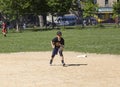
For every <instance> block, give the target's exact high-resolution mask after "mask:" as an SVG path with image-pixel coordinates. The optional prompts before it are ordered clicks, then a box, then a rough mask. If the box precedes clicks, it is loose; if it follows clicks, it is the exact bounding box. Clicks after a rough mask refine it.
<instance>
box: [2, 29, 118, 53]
mask: <svg viewBox="0 0 120 87" xmlns="http://www.w3.org/2000/svg"><path fill="white" fill-rule="evenodd" d="M56 32H57V30H49V31H28V30H27V31H24V32H22V33H12V32H11V31H9V33H8V34H7V37H3V36H2V34H0V53H9V52H25V51H27V52H29V51H51V45H50V41H51V39H52V38H53V37H55V36H56ZM62 32H63V37H64V39H65V51H77V52H87V53H105V54H120V29H82V30H78V29H66V30H62Z"/></svg>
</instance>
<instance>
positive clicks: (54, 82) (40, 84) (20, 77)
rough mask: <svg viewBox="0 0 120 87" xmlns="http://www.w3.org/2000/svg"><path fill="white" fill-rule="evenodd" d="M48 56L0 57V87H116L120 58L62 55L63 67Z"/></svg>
mask: <svg viewBox="0 0 120 87" xmlns="http://www.w3.org/2000/svg"><path fill="white" fill-rule="evenodd" d="M50 55H51V52H21V53H9V54H0V87H119V86H120V55H108V54H104V55H100V54H87V57H86V58H83V57H79V58H78V57H77V56H78V55H82V53H77V52H64V56H65V62H66V64H67V66H66V67H63V66H62V65H61V61H60V57H59V56H56V58H55V60H54V62H53V63H54V64H53V66H50V65H49V59H50Z"/></svg>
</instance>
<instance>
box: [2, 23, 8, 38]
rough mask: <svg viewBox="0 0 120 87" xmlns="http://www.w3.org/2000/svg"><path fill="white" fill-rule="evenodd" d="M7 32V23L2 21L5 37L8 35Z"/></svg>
mask: <svg viewBox="0 0 120 87" xmlns="http://www.w3.org/2000/svg"><path fill="white" fill-rule="evenodd" d="M6 33H7V25H6V23H5V22H3V23H2V34H3V35H4V37H6Z"/></svg>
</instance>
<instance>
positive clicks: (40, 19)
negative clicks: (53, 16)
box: [38, 15, 44, 28]
mask: <svg viewBox="0 0 120 87" xmlns="http://www.w3.org/2000/svg"><path fill="white" fill-rule="evenodd" d="M38 18H39V25H40V27H41V28H42V27H43V26H44V20H43V16H42V15H38Z"/></svg>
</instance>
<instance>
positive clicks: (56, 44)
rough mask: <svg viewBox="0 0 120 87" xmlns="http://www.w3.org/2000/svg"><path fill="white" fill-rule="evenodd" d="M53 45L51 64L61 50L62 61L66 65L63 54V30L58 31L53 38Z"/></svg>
mask: <svg viewBox="0 0 120 87" xmlns="http://www.w3.org/2000/svg"><path fill="white" fill-rule="evenodd" d="M51 46H52V48H53V51H52V55H51V59H50V65H52V62H53V59H54V57H55V55H57V53H58V52H59V55H60V57H61V58H62V59H61V63H62V65H63V66H65V62H64V56H63V48H64V39H63V38H62V32H60V31H58V32H57V36H56V37H55V38H53V39H52V41H51Z"/></svg>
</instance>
